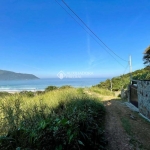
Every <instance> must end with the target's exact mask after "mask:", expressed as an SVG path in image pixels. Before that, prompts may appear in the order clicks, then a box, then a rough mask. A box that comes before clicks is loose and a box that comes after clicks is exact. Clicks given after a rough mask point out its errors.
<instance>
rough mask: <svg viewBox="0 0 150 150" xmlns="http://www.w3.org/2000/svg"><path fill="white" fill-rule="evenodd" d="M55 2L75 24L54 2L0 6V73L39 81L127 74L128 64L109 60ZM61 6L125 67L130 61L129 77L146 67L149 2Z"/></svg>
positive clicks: (83, 1)
mask: <svg viewBox="0 0 150 150" xmlns="http://www.w3.org/2000/svg"><path fill="white" fill-rule="evenodd" d="M58 2H59V3H60V4H61V5H62V6H63V7H64V8H65V10H67V11H68V12H69V13H70V15H71V16H73V17H74V18H75V19H76V20H77V22H78V23H77V22H76V21H75V20H74V19H72V17H71V16H69V15H68V13H66V11H65V10H64V9H62V8H61V7H60V5H58V3H57V2H56V1H55V0H5V1H4V0H1V1H0V69H3V70H11V71H15V72H23V73H32V74H35V75H37V76H38V77H41V78H45V77H55V76H56V75H57V73H58V72H59V71H64V72H90V73H91V72H92V73H93V75H92V76H94V77H112V76H117V75H120V74H123V73H124V72H126V73H127V72H128V71H129V68H127V70H125V68H126V66H127V64H128V62H126V61H122V60H121V59H119V58H118V57H116V56H115V55H113V54H112V53H111V52H110V53H111V55H110V54H109V53H108V52H107V51H109V50H108V49H107V48H104V47H105V46H103V44H102V43H100V42H99V41H98V40H97V39H96V38H94V39H95V40H94V39H93V38H92V37H91V35H92V34H91V33H90V32H89V31H88V30H87V29H86V28H85V27H84V26H83V25H82V23H81V22H80V21H79V20H78V19H77V18H76V17H75V16H74V15H73V13H71V11H69V9H68V8H67V7H66V6H65V5H64V4H63V3H62V1H61V0H58ZM65 2H66V3H67V4H68V5H69V6H70V7H71V9H72V10H74V11H75V12H76V14H77V15H78V16H79V17H80V18H81V19H82V20H83V21H84V22H85V23H86V24H87V25H88V26H89V27H90V29H91V30H92V31H93V32H94V33H96V35H97V36H98V37H99V38H100V39H101V40H102V41H103V42H104V43H105V44H106V45H107V46H108V47H109V48H110V49H111V50H113V51H114V52H115V53H116V54H117V55H119V56H120V57H121V58H123V59H125V60H127V61H128V59H129V55H131V56H132V68H133V71H134V70H137V69H141V68H143V67H144V65H143V61H142V57H143V51H144V50H145V49H146V47H148V46H149V45H150V15H149V14H150V9H149V8H150V1H149V0H101V1H100V0H80V1H76V0H65ZM79 24H80V25H81V26H82V27H81V26H80V25H79ZM83 28H84V29H85V30H86V31H88V32H89V34H88V33H87V32H85V30H84V29H83ZM92 36H93V35H92ZM93 37H94V36H93ZM96 41H97V42H98V43H99V44H98V43H97V42H96ZM105 49H107V51H106V50H105ZM112 55H113V57H112ZM116 60H117V61H116Z"/></svg>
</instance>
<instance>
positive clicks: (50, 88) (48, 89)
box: [45, 86, 58, 92]
mask: <svg viewBox="0 0 150 150" xmlns="http://www.w3.org/2000/svg"><path fill="white" fill-rule="evenodd" d="M56 89H58V87H57V86H48V87H47V88H46V89H45V92H49V91H53V90H56Z"/></svg>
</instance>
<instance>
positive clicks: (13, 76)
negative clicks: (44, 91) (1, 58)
mask: <svg viewBox="0 0 150 150" xmlns="http://www.w3.org/2000/svg"><path fill="white" fill-rule="evenodd" d="M33 79H39V78H38V77H36V76H35V75H32V74H24V73H15V72H12V71H6V70H0V80H33Z"/></svg>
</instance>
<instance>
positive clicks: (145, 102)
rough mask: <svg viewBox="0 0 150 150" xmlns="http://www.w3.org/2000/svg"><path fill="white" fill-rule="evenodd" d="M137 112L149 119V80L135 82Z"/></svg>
mask: <svg viewBox="0 0 150 150" xmlns="http://www.w3.org/2000/svg"><path fill="white" fill-rule="evenodd" d="M137 87H138V88H137V94H138V108H139V112H140V113H141V114H143V115H144V116H145V117H147V118H148V119H150V81H138V82H137Z"/></svg>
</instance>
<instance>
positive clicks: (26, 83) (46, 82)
mask: <svg viewBox="0 0 150 150" xmlns="http://www.w3.org/2000/svg"><path fill="white" fill-rule="evenodd" d="M104 80H106V78H64V79H59V78H49V79H38V80H15V81H0V91H8V92H9V91H12V92H13V91H14V92H15V91H43V90H45V88H46V87H48V86H50V85H53V86H58V87H60V86H63V85H70V86H73V87H91V86H92V85H96V84H99V83H100V82H102V81H104Z"/></svg>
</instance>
